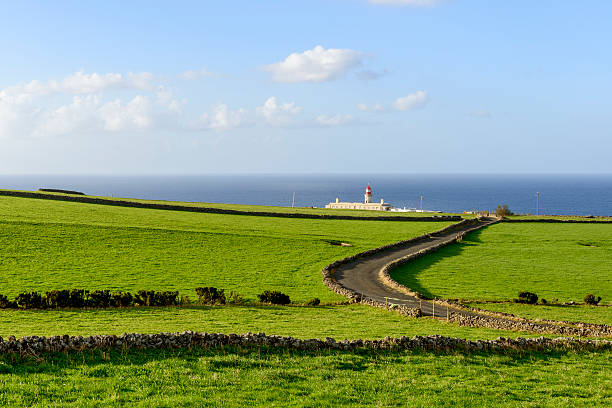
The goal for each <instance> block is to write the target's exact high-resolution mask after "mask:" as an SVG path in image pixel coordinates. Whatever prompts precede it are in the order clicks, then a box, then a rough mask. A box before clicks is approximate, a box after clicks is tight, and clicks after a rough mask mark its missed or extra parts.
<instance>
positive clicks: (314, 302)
mask: <svg viewBox="0 0 612 408" xmlns="http://www.w3.org/2000/svg"><path fill="white" fill-rule="evenodd" d="M319 303H321V299H319V298H314V299H310V300H309V301H308V302H306V306H318V305H319Z"/></svg>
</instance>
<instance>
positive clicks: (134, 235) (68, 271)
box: [0, 197, 450, 302]
mask: <svg viewBox="0 0 612 408" xmlns="http://www.w3.org/2000/svg"><path fill="white" fill-rule="evenodd" d="M449 224H450V223H447V222H383V221H353V220H350V221H347V220H304V219H290V218H274V217H254V216H242V215H220V214H200V213H189V212H179V211H164V210H149V209H135V208H126V207H113V206H104V205H95V204H81V203H71V202H61V201H48V200H37V199H26V198H14V197H0V248H2V249H1V250H0V251H1V252H0V253H1V257H0V293H2V294H5V295H9V296H14V295H16V294H17V293H19V292H21V291H25V290H38V291H44V290H51V289H68V288H87V289H118V290H130V291H137V290H139V289H153V290H179V291H180V292H181V293H183V294H188V295H194V296H195V293H194V289H195V288H196V287H198V286H215V287H220V288H224V289H226V290H234V291H237V292H239V293H241V294H242V295H243V296H245V297H246V298H248V299H251V300H255V298H256V295H257V294H258V293H261V292H262V291H263V290H266V289H275V290H281V291H283V292H284V293H287V294H288V295H289V296H290V297H291V299H292V300H293V301H297V302H305V301H307V300H309V299H311V298H313V297H318V298H320V299H321V300H322V301H324V302H334V301H342V300H344V298H343V297H340V296H338V295H336V294H334V293H332V292H330V291H329V290H328V289H327V287H325V286H324V285H323V283H322V280H321V273H320V271H321V269H322V268H323V266H325V265H326V264H328V263H330V262H332V261H333V260H335V259H339V258H343V257H345V256H348V255H352V254H355V253H358V252H361V251H364V250H367V249H370V248H374V247H377V246H380V245H384V244H388V243H391V242H395V241H399V240H402V239H407V238H410V237H414V236H417V235H421V234H423V233H427V232H432V231H435V230H438V229H441V228H443V227H445V226H447V225H449ZM330 241H339V242H345V243H349V244H351V245H353V246H352V247H342V246H337V245H331V244H330Z"/></svg>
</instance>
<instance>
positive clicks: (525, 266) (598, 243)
mask: <svg viewBox="0 0 612 408" xmlns="http://www.w3.org/2000/svg"><path fill="white" fill-rule="evenodd" d="M393 277H394V278H395V279H396V280H398V281H399V282H402V283H404V284H406V285H408V286H409V287H411V288H413V289H415V290H417V291H419V292H421V293H424V294H426V295H429V296H437V297H443V298H460V299H468V300H478V299H482V300H509V299H513V298H516V297H517V294H518V292H519V291H525V290H527V291H530V292H535V293H536V294H538V296H540V298H545V299H547V300H549V301H551V300H553V299H554V298H556V299H558V300H559V301H561V302H563V301H571V300H573V301H576V302H582V299H583V298H584V296H585V295H586V294H587V293H593V294H595V295H598V296H601V297H602V298H603V301H602V303H605V304H610V303H612V225H611V224H584V225H583V224H540V223H526V224H525V223H519V224H508V223H501V224H496V225H492V226H490V227H487V228H485V229H483V230H480V231H476V232H474V233H471V234H470V235H469V236H468V237H466V238H465V239H464V240H463V242H461V243H458V244H454V245H451V246H449V247H446V248H443V249H442V250H440V251H438V252H436V253H433V254H430V255H428V256H426V257H424V258H421V259H418V260H417V261H416V262H412V263H410V264H407V265H405V266H404V267H402V268H400V269H398V270H396V271H395V272H394V273H393ZM537 310H540V309H539V308H538V309H537ZM606 310H608V309H606ZM601 313H604V312H601Z"/></svg>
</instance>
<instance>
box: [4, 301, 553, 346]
mask: <svg viewBox="0 0 612 408" xmlns="http://www.w3.org/2000/svg"><path fill="white" fill-rule="evenodd" d="M185 330H192V331H199V332H211V333H248V332H251V333H259V332H265V333H268V334H277V335H283V336H292V337H299V338H325V337H334V338H336V339H338V340H344V339H377V338H383V337H385V336H392V337H401V336H410V337H412V336H416V335H420V336H425V335H428V334H432V333H435V334H438V333H443V334H444V335H447V336H454V337H461V338H468V339H472V340H477V339H495V338H497V337H499V336H503V337H518V336H521V337H534V336H536V335H533V334H529V333H520V332H511V331H504V330H494V329H485V328H477V329H475V328H469V327H461V326H457V325H456V324H453V323H447V322H446V321H440V320H434V319H432V318H426V317H423V318H418V319H415V318H407V317H404V316H401V315H400V314H398V313H397V312H394V311H387V310H384V309H378V308H373V307H370V306H365V305H357V304H353V305H334V306H316V307H303V306H256V305H244V306H214V307H210V306H209V307H207V306H192V307H138V308H125V309H90V310H86V309H73V310H0V336H2V337H4V338H6V337H8V336H10V335H13V336H15V337H21V336H29V335H36V336H53V335H64V334H68V335H73V336H78V335H92V334H117V335H119V334H122V333H161V332H181V331H185ZM551 337H555V336H551Z"/></svg>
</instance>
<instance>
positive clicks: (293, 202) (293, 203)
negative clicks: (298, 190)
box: [291, 191, 295, 208]
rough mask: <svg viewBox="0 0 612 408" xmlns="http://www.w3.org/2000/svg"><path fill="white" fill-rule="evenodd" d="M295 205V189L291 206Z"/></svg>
mask: <svg viewBox="0 0 612 408" xmlns="http://www.w3.org/2000/svg"><path fill="white" fill-rule="evenodd" d="M294 206H295V191H294V192H293V200H291V208H293V207H294Z"/></svg>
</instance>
